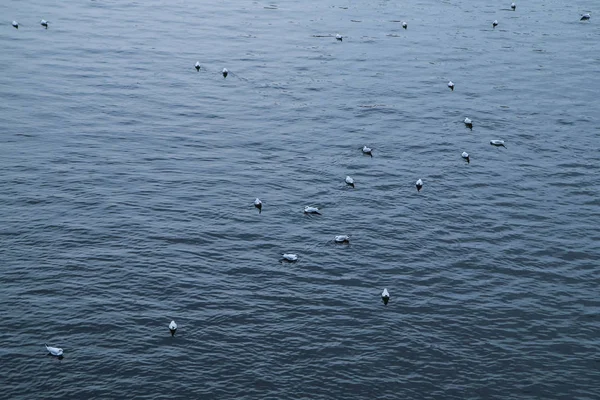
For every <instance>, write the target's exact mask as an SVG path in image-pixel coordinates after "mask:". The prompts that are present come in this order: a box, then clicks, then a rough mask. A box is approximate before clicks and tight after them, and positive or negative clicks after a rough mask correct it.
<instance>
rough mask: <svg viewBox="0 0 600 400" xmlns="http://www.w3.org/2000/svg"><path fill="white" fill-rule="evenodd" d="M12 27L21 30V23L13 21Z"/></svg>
mask: <svg viewBox="0 0 600 400" xmlns="http://www.w3.org/2000/svg"><path fill="white" fill-rule="evenodd" d="M12 26H14V27H15V28H16V29H19V23H18V22H17V21H13V22H12Z"/></svg>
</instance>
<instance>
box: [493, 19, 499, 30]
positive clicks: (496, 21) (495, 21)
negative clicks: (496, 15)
mask: <svg viewBox="0 0 600 400" xmlns="http://www.w3.org/2000/svg"><path fill="white" fill-rule="evenodd" d="M492 26H493V27H494V28H495V27H497V26H498V20H497V19H495V20H494V22H492Z"/></svg>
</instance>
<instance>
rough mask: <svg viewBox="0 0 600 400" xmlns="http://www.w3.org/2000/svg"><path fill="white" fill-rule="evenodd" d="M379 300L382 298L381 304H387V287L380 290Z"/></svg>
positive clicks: (388, 299) (388, 298)
mask: <svg viewBox="0 0 600 400" xmlns="http://www.w3.org/2000/svg"><path fill="white" fill-rule="evenodd" d="M381 300H383V304H385V305H386V306H387V303H388V301H390V294H389V293H388V291H387V289H383V292H381Z"/></svg>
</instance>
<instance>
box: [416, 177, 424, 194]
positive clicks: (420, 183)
mask: <svg viewBox="0 0 600 400" xmlns="http://www.w3.org/2000/svg"><path fill="white" fill-rule="evenodd" d="M415 186H416V187H417V192H420V191H421V189H422V188H423V181H422V180H421V179H418V180H417V182H416V183H415Z"/></svg>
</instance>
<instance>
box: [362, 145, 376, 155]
mask: <svg viewBox="0 0 600 400" xmlns="http://www.w3.org/2000/svg"><path fill="white" fill-rule="evenodd" d="M362 152H363V154H367V155H369V156H371V157H373V149H372V148H370V147H367V146H364V147H363V148H362Z"/></svg>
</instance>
